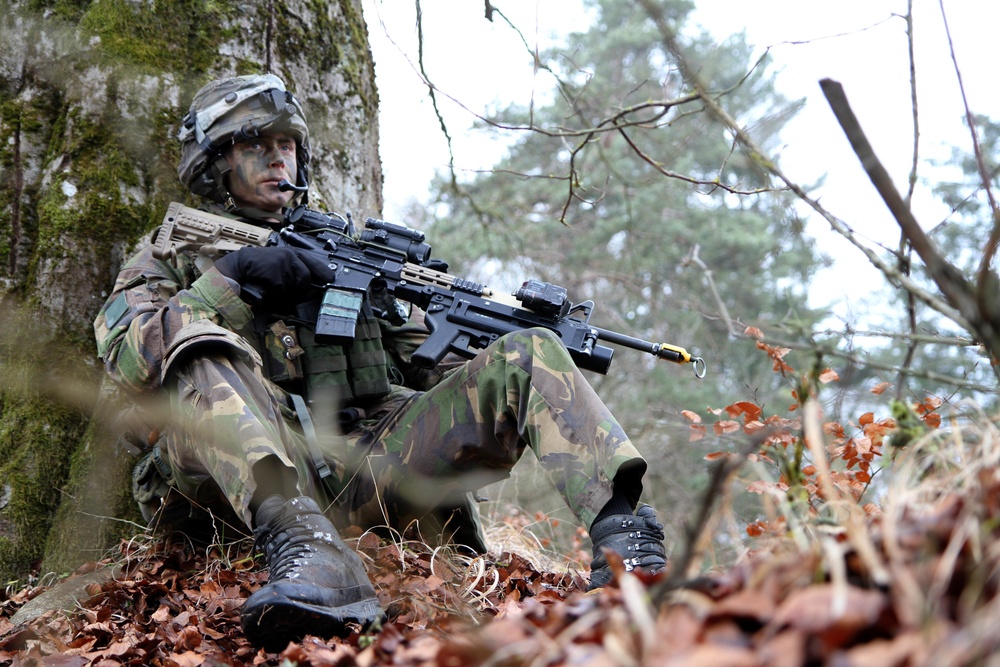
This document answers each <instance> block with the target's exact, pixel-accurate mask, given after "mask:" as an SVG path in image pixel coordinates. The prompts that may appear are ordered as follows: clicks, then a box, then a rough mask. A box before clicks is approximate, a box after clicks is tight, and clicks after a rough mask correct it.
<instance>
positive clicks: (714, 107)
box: [640, 0, 973, 331]
mask: <svg viewBox="0 0 1000 667" xmlns="http://www.w3.org/2000/svg"><path fill="white" fill-rule="evenodd" d="M640 2H641V3H642V5H643V7H644V8H645V9H646V12H647V13H648V14H649V16H650V17H651V18H652V19H653V21H654V22H655V23H656V26H657V29H658V30H659V31H660V35H661V37H662V38H663V42H664V45H665V46H666V48H667V51H668V52H669V53H670V54H671V55H672V56H673V57H674V60H675V61H676V63H677V66H678V69H680V71H681V74H682V75H683V77H684V79H685V80H686V81H687V82H688V84H689V85H690V86H691V87H692V88H694V89H695V91H696V92H697V93H698V95H699V96H700V97H701V99H702V102H704V104H705V105H706V107H707V108H708V110H709V111H710V112H711V113H712V115H714V116H715V117H716V119H718V120H719V122H721V123H722V124H723V125H725V126H726V127H727V128H729V130H730V131H732V132H733V134H734V135H735V137H736V140H737V141H738V142H739V144H740V145H741V146H743V148H744V149H745V150H746V151H747V153H748V154H749V156H750V157H751V158H752V159H753V160H755V161H756V162H757V163H758V164H760V165H761V166H762V167H763V168H764V169H766V170H767V171H768V172H769V173H771V174H772V175H773V176H775V177H776V178H778V179H780V180H781V181H782V182H783V183H785V185H786V186H787V187H788V189H789V190H791V191H792V192H793V193H795V195H796V196H797V197H798V198H799V199H801V200H802V201H803V202H805V203H807V204H808V205H809V206H810V207H812V209H813V210H814V211H816V212H817V213H818V214H819V215H821V216H822V217H823V218H824V219H825V220H826V221H827V222H828V223H829V224H830V227H831V228H832V229H833V231H835V232H836V233H838V234H840V235H841V236H843V237H844V238H845V239H847V240H848V241H849V242H850V243H851V244H852V245H854V246H855V247H856V248H858V250H860V251H861V252H862V253H863V254H864V255H865V257H866V258H867V259H868V261H869V262H870V263H871V264H872V265H873V266H875V267H876V268H877V269H878V270H879V271H881V272H882V274H883V275H884V276H885V277H886V279H887V280H889V281H890V282H891V283H892V284H895V285H899V286H900V287H902V288H903V289H906V290H907V291H909V292H911V293H912V294H913V295H914V296H916V297H917V298H918V299H919V300H920V301H922V302H924V303H925V304H927V305H928V306H930V307H931V308H933V309H934V310H936V311H938V312H939V313H941V314H942V315H944V316H945V317H947V318H949V319H951V320H952V321H954V322H955V323H956V324H958V325H959V326H961V327H963V328H964V329H966V330H968V331H973V327H972V326H971V325H970V324H969V322H968V321H967V320H966V319H965V316H964V314H963V313H960V312H959V310H958V309H956V308H953V307H952V306H951V305H949V304H947V303H944V302H943V301H942V300H941V299H939V298H938V297H936V296H934V295H933V294H930V293H929V292H927V291H926V290H924V289H922V288H921V287H920V286H919V285H917V284H916V283H914V282H913V281H912V280H910V279H909V278H908V277H907V276H904V275H902V274H901V273H900V272H899V271H898V270H897V269H896V268H894V267H892V266H891V265H889V264H888V263H886V262H885V261H884V260H882V258H881V257H879V256H878V255H877V254H876V253H875V252H873V251H872V250H871V248H869V247H868V246H867V245H865V244H864V243H862V242H861V241H860V240H859V239H858V237H857V236H856V235H855V233H854V231H853V230H851V228H850V227H848V226H847V225H846V224H844V222H843V221H842V220H840V219H839V218H837V217H836V216H835V215H833V214H832V213H830V212H829V211H827V210H826V209H825V208H823V207H822V206H821V205H820V204H819V202H818V201H816V200H815V199H813V198H812V197H810V196H809V195H808V193H806V192H805V190H803V189H802V187H801V186H799V185H798V184H797V183H795V182H794V181H792V180H791V179H790V178H789V177H788V176H787V175H786V174H785V173H784V172H783V171H782V170H781V169H780V168H779V167H778V165H777V164H776V163H775V162H774V161H773V160H771V159H770V158H769V157H768V156H767V155H766V154H765V153H764V151H763V150H761V148H760V147H759V146H757V144H756V142H755V141H754V140H753V139H752V138H751V137H750V135H749V134H747V133H746V132H745V131H744V130H743V128H742V127H740V125H739V124H738V123H737V122H736V120H735V119H734V118H733V117H732V116H730V115H729V113H728V112H727V111H726V110H725V109H724V108H723V107H722V105H720V104H719V102H718V99H716V97H715V96H713V95H711V94H710V93H709V92H708V90H707V89H706V88H705V85H704V83H703V82H702V81H701V78H700V77H699V76H698V73H697V72H696V71H695V70H694V68H692V67H691V64H690V63H689V62H688V60H687V58H686V56H685V55H684V52H683V50H682V49H681V48H680V45H679V44H678V42H677V36H676V33H675V31H674V29H673V27H672V26H671V25H670V24H669V23H668V22H667V20H666V18H665V17H664V16H663V12H662V11H661V10H660V8H659V6H657V5H656V4H655V3H654V2H652V0H640Z"/></svg>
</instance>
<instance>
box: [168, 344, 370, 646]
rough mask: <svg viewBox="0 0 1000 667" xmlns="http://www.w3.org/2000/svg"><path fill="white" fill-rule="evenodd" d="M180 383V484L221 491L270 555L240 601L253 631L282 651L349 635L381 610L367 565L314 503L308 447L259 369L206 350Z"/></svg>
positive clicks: (255, 638) (256, 639) (174, 460)
mask: <svg viewBox="0 0 1000 667" xmlns="http://www.w3.org/2000/svg"><path fill="white" fill-rule="evenodd" d="M173 388H174V390H175V391H174V393H175V396H174V403H175V405H174V409H175V411H176V413H177V414H178V416H179V418H180V424H179V425H180V428H179V429H177V431H178V432H177V435H176V437H174V438H172V439H171V447H170V448H169V457H170V461H171V466H172V467H173V468H174V470H175V474H176V477H177V481H178V488H180V489H181V490H182V491H186V492H187V493H189V494H192V495H193V497H195V498H197V497H199V495H201V494H202V493H203V492H204V491H205V490H206V489H207V490H208V492H209V493H212V492H214V491H216V490H218V491H221V493H222V495H223V496H224V497H225V498H226V500H227V501H228V502H229V503H230V505H231V506H232V508H233V509H234V510H235V511H236V512H237V513H238V514H240V516H242V517H244V518H245V520H246V523H247V525H248V526H252V527H253V529H254V536H255V537H256V541H257V547H258V548H259V549H260V550H261V551H262V552H263V553H264V555H265V557H266V559H267V566H268V571H269V578H268V582H267V584H265V585H264V586H262V587H261V588H260V589H258V590H257V591H255V592H254V593H253V595H251V596H250V597H249V598H248V599H247V601H246V602H245V603H244V604H243V606H242V607H241V608H240V621H241V623H242V626H243V631H244V633H245V634H246V636H247V638H248V639H250V641H251V642H252V643H254V644H255V645H258V646H263V647H265V648H266V649H267V650H269V651H278V650H280V649H281V648H283V647H284V646H286V645H287V644H288V642H289V641H294V640H298V639H301V638H302V636H304V635H305V634H315V635H318V636H322V637H330V636H333V635H341V636H344V635H346V634H347V633H349V632H350V631H351V626H352V624H355V623H358V624H361V625H367V624H368V623H371V622H373V621H374V620H375V619H376V618H378V617H380V616H381V615H382V611H381V608H380V607H379V603H378V599H377V598H376V596H375V590H374V588H373V587H372V584H371V582H370V581H369V580H368V577H367V575H366V573H365V569H364V564H363V563H362V562H361V559H360V557H359V556H358V554H357V553H356V552H355V551H354V550H353V549H351V548H350V547H348V546H347V545H346V544H344V542H343V541H342V540H341V539H340V537H339V535H338V534H337V530H336V528H335V527H334V525H333V524H332V523H331V522H330V520H329V518H328V517H327V516H326V515H325V513H324V511H323V510H324V509H325V507H326V503H325V502H324V503H323V504H322V505H321V504H320V503H317V502H316V497H317V496H319V497H320V498H323V496H322V490H321V489H320V488H317V485H316V472H315V469H314V467H313V465H312V459H311V458H310V457H309V456H308V455H307V453H308V446H307V445H306V444H305V443H304V440H303V438H302V437H301V436H300V435H299V434H298V433H297V432H295V431H294V430H293V429H291V428H290V426H289V424H288V423H287V422H286V417H287V416H288V415H287V414H286V410H284V409H283V406H282V401H281V400H280V398H279V397H278V395H277V394H276V391H275V389H274V388H273V386H272V385H270V384H269V383H267V382H266V381H264V379H263V376H262V375H261V373H260V370H259V368H258V367H257V366H256V365H255V364H252V363H250V362H247V361H245V360H244V359H243V358H241V357H238V356H233V357H230V356H226V355H224V354H219V355H214V356H209V357H201V358H197V359H194V360H192V361H190V362H189V363H187V364H185V365H184V366H183V367H182V368H181V369H179V370H178V371H177V372H176V373H175V382H174V387H173ZM324 500H325V498H324Z"/></svg>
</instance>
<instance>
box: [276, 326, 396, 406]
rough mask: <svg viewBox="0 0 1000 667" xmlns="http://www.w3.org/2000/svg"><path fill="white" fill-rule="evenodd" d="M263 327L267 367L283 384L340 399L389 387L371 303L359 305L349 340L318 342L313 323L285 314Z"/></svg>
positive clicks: (357, 398) (365, 396)
mask: <svg viewBox="0 0 1000 667" xmlns="http://www.w3.org/2000/svg"><path fill="white" fill-rule="evenodd" d="M262 333H263V335H264V341H265V347H266V354H265V355H264V357H265V359H266V361H265V366H266V368H265V370H266V371H267V374H268V376H269V378H270V379H271V380H272V381H273V382H275V383H276V384H277V385H279V386H280V387H282V388H284V389H287V390H289V391H292V392H300V391H301V392H303V393H305V394H306V395H307V396H308V397H310V398H316V397H318V396H323V397H324V398H326V397H330V398H331V399H333V400H335V401H337V402H338V403H340V404H341V405H347V404H350V403H365V402H367V401H370V400H374V399H377V398H381V397H383V396H385V395H386V394H388V393H389V391H390V381H389V378H390V373H391V360H390V358H389V354H388V353H387V352H386V350H385V348H384V347H383V346H382V330H381V328H380V327H379V324H378V320H377V319H376V318H375V317H374V315H372V313H371V309H369V308H362V311H361V314H360V315H359V317H358V323H357V326H356V327H355V333H354V341H353V342H352V343H351V344H349V345H330V344H322V343H318V342H317V341H316V338H315V335H314V333H313V331H312V329H311V328H309V327H307V326H304V325H295V324H286V323H285V322H284V321H283V320H279V321H277V322H274V323H272V324H271V325H270V326H269V327H267V328H266V329H264V331H263V332H262Z"/></svg>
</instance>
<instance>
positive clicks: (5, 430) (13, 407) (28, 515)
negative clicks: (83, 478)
mask: <svg viewBox="0 0 1000 667" xmlns="http://www.w3.org/2000/svg"><path fill="white" fill-rule="evenodd" d="M8 366H9V365H8ZM4 370H5V371H9V370H10V368H9V367H8V368H5V369H4ZM22 370H23V369H22ZM84 425H85V420H84V419H83V418H82V417H81V416H80V415H79V414H76V413H75V412H74V411H72V410H69V409H67V408H66V407H64V406H62V405H59V404H56V403H53V402H52V401H50V400H46V399H44V398H42V397H39V396H37V395H31V394H30V393H29V394H17V393H14V392H10V391H3V392H0V461H2V462H3V463H2V464H0V485H2V486H0V488H2V490H3V495H4V497H5V499H6V501H7V502H6V504H5V505H4V507H3V508H2V509H0V581H7V580H10V579H17V578H20V577H23V576H24V575H25V574H27V573H28V572H29V571H31V569H32V567H33V566H34V565H35V564H36V563H37V562H38V560H39V559H40V558H41V556H42V553H43V546H44V544H45V539H46V536H47V535H48V530H49V525H50V522H51V517H52V514H53V512H55V510H56V508H57V507H58V505H59V502H60V500H61V495H60V487H61V486H62V484H63V483H64V482H65V480H66V477H67V473H68V471H69V462H68V456H67V453H68V452H70V451H72V450H73V448H74V447H75V446H76V443H77V442H78V441H79V439H80V437H81V435H82V433H83V429H84Z"/></svg>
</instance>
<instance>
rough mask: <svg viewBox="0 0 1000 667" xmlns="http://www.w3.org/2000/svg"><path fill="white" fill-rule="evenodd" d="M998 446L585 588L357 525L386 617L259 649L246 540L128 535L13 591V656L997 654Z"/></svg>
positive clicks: (516, 558)
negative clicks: (667, 565) (711, 553)
mask: <svg viewBox="0 0 1000 667" xmlns="http://www.w3.org/2000/svg"><path fill="white" fill-rule="evenodd" d="M938 444H940V443H938ZM995 449H1000V445H998V441H997V440H996V439H986V440H984V439H983V438H979V437H977V438H975V439H972V440H965V441H959V442H957V444H954V446H953V447H950V448H948V449H947V450H942V449H941V448H940V447H938V445H934V446H933V447H932V446H928V448H927V449H926V450H925V451H922V452H921V451H919V450H918V451H917V452H909V453H908V456H909V462H908V463H906V464H900V465H899V468H898V473H899V474H897V475H896V477H895V480H896V482H895V486H894V488H892V489H890V490H889V491H888V492H887V494H886V496H885V498H884V499H883V502H882V509H881V512H878V513H875V514H872V513H870V512H863V511H860V509H859V508H857V507H856V506H855V507H849V506H848V507H838V506H837V504H836V503H834V502H831V503H830V505H829V507H827V508H826V511H825V512H821V513H819V514H818V515H816V516H814V517H812V518H808V519H807V520H800V521H793V520H789V521H788V522H787V525H786V526H785V528H784V530H783V532H782V534H781V535H780V536H768V535H764V536H761V537H756V538H753V539H751V540H748V542H747V545H748V549H747V550H746V552H745V555H744V556H743V557H742V558H741V559H740V560H739V561H738V562H737V563H736V564H734V565H733V566H731V567H728V568H726V569H725V570H721V571H714V572H709V573H704V574H702V575H701V576H699V577H697V578H695V579H687V580H682V579H681V578H680V577H678V578H677V580H679V581H682V584H681V585H674V584H668V579H667V577H665V576H663V575H661V576H660V577H658V578H649V577H638V576H635V575H632V574H626V573H623V572H619V573H618V576H617V578H616V581H615V583H614V585H613V586H611V587H609V588H608V589H605V590H603V591H599V592H594V593H586V592H585V589H586V577H585V576H584V575H583V574H581V573H579V572H574V571H562V572H555V571H549V570H552V569H556V568H550V567H539V566H537V565H535V564H533V562H534V561H535V560H536V559H532V558H530V554H529V555H521V554H518V553H512V552H508V553H503V554H500V555H499V556H494V557H491V558H479V559H470V558H464V557H461V556H460V555H457V554H455V553H454V552H453V551H451V550H449V549H437V550H433V549H430V548H428V547H425V546H423V545H421V544H420V543H413V542H407V543H403V542H398V541H393V540H384V539H381V538H378V537H376V536H375V535H374V534H372V533H365V534H357V533H354V534H348V535H347V537H348V538H350V539H351V540H353V543H354V544H356V545H357V548H358V550H359V552H360V553H361V554H362V555H363V557H364V559H365V561H366V565H367V567H368V571H369V573H370V575H371V578H372V581H373V583H374V584H375V587H376V590H377V591H378V594H379V598H380V600H381V602H382V604H383V607H384V608H385V609H386V611H387V620H386V622H385V623H384V624H383V626H382V627H381V629H380V630H379V631H377V632H372V633H361V632H355V633H354V634H352V635H351V636H350V637H347V638H346V639H344V640H339V639H334V640H320V639H317V638H313V637H307V638H306V639H305V640H304V641H302V642H300V643H294V644H290V645H289V646H288V647H287V648H286V649H285V650H284V651H282V652H281V653H270V654H268V653H265V652H263V651H258V650H255V649H254V648H253V647H252V646H251V645H250V644H249V643H248V642H247V641H246V639H245V638H243V636H242V633H241V631H240V625H239V608H240V605H241V604H242V603H243V601H244V600H245V599H246V598H247V597H248V596H249V595H250V594H251V593H252V592H253V591H254V590H256V589H257V588H258V587H259V586H261V585H262V584H264V583H265V582H266V576H267V575H266V571H265V570H263V569H262V567H261V563H260V562H259V561H258V560H255V559H254V558H253V554H252V552H251V545H250V544H249V542H244V543H236V544H233V545H229V546H227V547H225V548H222V547H218V546H214V547H207V548H206V547H201V548H199V547H195V546H193V544H192V543H191V542H189V541H184V540H178V539H172V540H171V539H160V540H157V541H149V542H148V543H147V544H144V545H142V546H141V547H140V546H137V542H135V541H133V542H130V543H127V544H123V545H122V547H121V553H120V554H118V555H116V557H115V558H111V559H107V560H105V561H103V562H100V563H90V564H88V565H86V566H84V567H83V568H81V569H80V570H79V571H78V572H77V573H76V574H75V575H74V576H75V577H78V578H80V577H88V576H89V577H91V578H92V579H90V580H87V581H89V583H87V584H86V585H85V586H84V587H83V589H82V590H83V592H82V594H81V595H80V598H81V599H80V601H79V602H78V603H77V605H76V607H75V608H74V609H73V610H72V611H69V612H65V611H58V610H53V611H48V612H45V613H43V614H41V615H38V616H37V617H35V618H32V619H31V620H29V621H26V622H18V623H12V621H11V619H12V617H13V618H16V617H15V616H14V614H15V612H17V611H18V610H19V609H22V608H23V607H25V605H27V604H29V603H30V601H31V600H32V599H33V598H36V597H37V596H39V595H41V594H43V593H44V592H45V591H46V590H47V588H46V587H40V586H36V587H29V588H25V589H22V590H19V591H8V593H7V595H6V596H5V599H4V600H3V602H2V605H0V633H2V636H0V665H44V666H48V667H82V666H84V665H95V666H102V667H103V666H110V665H155V666H163V667H187V666H189V665H234V666H235V665H275V666H278V665H281V666H285V665H287V666H292V665H299V666H302V667H309V666H312V665H335V666H338V667H350V666H354V665H358V666H363V667H367V666H381V665H402V666H411V665H412V666H430V665H441V666H444V667H466V666H471V665H483V666H486V665H490V666H492V665H496V666H507V665H525V666H529V665H530V666H537V667H543V666H561V665H592V666H595V667H603V666H611V665H636V666H640V665H657V666H659V665H667V666H674V665H676V666H680V667H701V666H713V667H715V666H721V665H727V666H734V667H740V666H744V665H745V666H747V667H755V666H761V667H763V666H765V665H766V666H768V667H786V666H787V667H798V666H811V665H829V666H831V667H852V666H855V665H857V666H861V665H864V666H868V665H879V666H881V667H892V666H898V667H904V666H906V667H914V666H919V665H928V666H931V665H933V666H934V667H938V666H940V665H992V664H1000V661H998V656H1000V637H998V636H997V633H996V630H995V629H996V627H997V625H998V623H1000V596H998V595H997V592H998V587H1000V539H997V538H998V537H1000V522H998V521H997V517H1000V466H998V465H997V460H998V459H1000V452H998V451H994V450H995ZM855 510H858V511H855ZM563 569H565V568H563ZM95 572H104V573H109V574H113V575H114V576H104V577H94V576H93V575H94V573H95ZM669 581H670V582H673V581H675V580H674V579H670V580H669ZM60 585H64V584H60ZM358 630H360V628H359V629H358Z"/></svg>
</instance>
